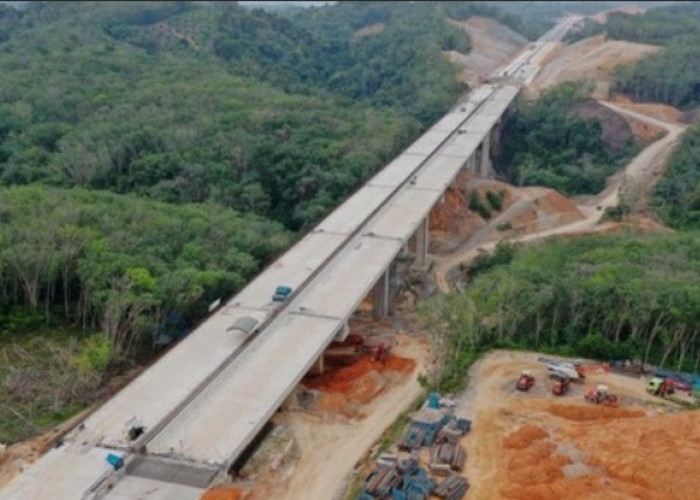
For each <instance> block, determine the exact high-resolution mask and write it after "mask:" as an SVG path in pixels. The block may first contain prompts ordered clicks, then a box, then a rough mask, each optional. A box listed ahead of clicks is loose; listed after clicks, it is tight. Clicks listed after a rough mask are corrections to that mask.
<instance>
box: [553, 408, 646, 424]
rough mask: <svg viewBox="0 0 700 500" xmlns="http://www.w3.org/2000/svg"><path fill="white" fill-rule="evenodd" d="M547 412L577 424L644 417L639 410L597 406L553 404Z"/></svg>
mask: <svg viewBox="0 0 700 500" xmlns="http://www.w3.org/2000/svg"><path fill="white" fill-rule="evenodd" d="M547 411H548V412H549V413H551V414H552V415H556V416H557V417H562V418H566V419H568V420H575V421H577V422H583V421H588V420H601V419H614V418H639V417H643V416H644V412H643V411H641V410H630V409H627V408H614V407H610V406H597V405H586V406H578V405H576V406H574V405H555V404H553V405H550V406H549V407H548V408H547Z"/></svg>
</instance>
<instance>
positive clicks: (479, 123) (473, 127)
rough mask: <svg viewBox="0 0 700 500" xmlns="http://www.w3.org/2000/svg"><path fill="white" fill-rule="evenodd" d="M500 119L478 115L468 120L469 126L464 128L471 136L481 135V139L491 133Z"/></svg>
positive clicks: (493, 116) (494, 116)
mask: <svg viewBox="0 0 700 500" xmlns="http://www.w3.org/2000/svg"><path fill="white" fill-rule="evenodd" d="M499 118H500V117H499V116H497V115H482V114H478V115H476V116H474V117H473V118H472V119H471V120H469V124H468V125H467V126H466V127H465V128H466V129H467V132H470V133H472V134H481V136H482V137H483V136H484V135H486V134H487V133H488V132H490V131H491V129H492V128H493V126H494V125H495V124H496V122H497V121H498V119H499Z"/></svg>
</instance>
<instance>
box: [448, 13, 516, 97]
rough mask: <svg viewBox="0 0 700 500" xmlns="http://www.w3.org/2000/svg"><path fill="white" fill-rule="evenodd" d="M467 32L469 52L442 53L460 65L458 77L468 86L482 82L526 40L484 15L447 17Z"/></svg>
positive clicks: (474, 85) (513, 54) (511, 56)
mask: <svg viewBox="0 0 700 500" xmlns="http://www.w3.org/2000/svg"><path fill="white" fill-rule="evenodd" d="M448 22H449V23H450V24H452V25H453V26H456V27H459V28H461V29H463V30H464V31H466V32H467V33H468V34H469V39H470V40H471V43H472V50H471V51H470V52H469V54H462V53H460V52H456V51H454V50H452V51H446V52H445V55H446V56H447V58H448V59H449V60H450V61H451V62H452V63H454V64H457V65H459V66H461V67H462V68H464V69H463V70H462V72H461V73H460V75H459V77H458V78H459V79H460V80H462V81H464V82H466V83H467V84H468V85H469V86H470V87H476V86H478V85H479V84H481V83H483V82H484V80H485V78H486V77H487V76H488V75H490V74H491V73H492V72H494V71H495V70H496V69H498V68H499V67H500V66H502V65H503V64H505V63H507V62H508V61H510V60H511V59H512V58H513V57H514V56H515V55H516V54H517V53H519V52H520V50H521V49H522V48H523V47H524V46H525V45H527V43H528V41H527V39H526V38H525V37H523V36H522V35H521V34H520V33H517V32H516V31H513V30H512V29H510V28H509V27H507V26H505V25H503V24H501V23H499V22H498V21H495V20H493V19H489V18H487V17H478V16H475V17H472V18H469V19H468V20H466V21H454V20H452V19H450V20H448Z"/></svg>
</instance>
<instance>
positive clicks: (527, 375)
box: [515, 370, 535, 391]
mask: <svg viewBox="0 0 700 500" xmlns="http://www.w3.org/2000/svg"><path fill="white" fill-rule="evenodd" d="M533 385H535V377H533V375H532V372H530V370H523V371H521V372H520V378H519V379H518V381H517V382H516V384H515V388H516V389H518V390H519V391H529V390H530V388H531V387H532V386H533Z"/></svg>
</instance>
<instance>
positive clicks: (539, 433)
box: [503, 425, 549, 450]
mask: <svg viewBox="0 0 700 500" xmlns="http://www.w3.org/2000/svg"><path fill="white" fill-rule="evenodd" d="M546 437H549V433H548V432H547V431H545V430H544V429H542V428H541V427H537V426H534V425H526V426H525V427H521V428H520V429H518V430H517V431H515V432H514V433H512V434H510V435H508V437H506V438H505V439H504V440H503V446H505V447H506V448H513V449H516V450H521V449H523V448H527V447H528V446H530V445H531V444H532V443H533V442H534V441H537V440H539V439H544V438H546Z"/></svg>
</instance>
